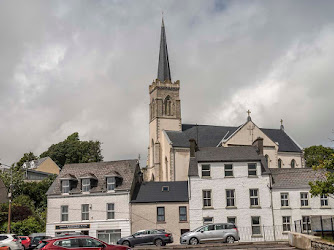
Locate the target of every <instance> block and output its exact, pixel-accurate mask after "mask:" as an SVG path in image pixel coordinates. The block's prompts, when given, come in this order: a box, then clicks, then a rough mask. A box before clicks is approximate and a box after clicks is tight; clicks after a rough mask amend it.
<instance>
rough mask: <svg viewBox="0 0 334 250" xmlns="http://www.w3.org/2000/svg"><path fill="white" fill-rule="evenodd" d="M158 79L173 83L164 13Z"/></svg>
mask: <svg viewBox="0 0 334 250" xmlns="http://www.w3.org/2000/svg"><path fill="white" fill-rule="evenodd" d="M158 79H159V80H160V81H161V82H164V81H166V80H169V81H171V80H172V78H171V75H170V68H169V60H168V50H167V40H166V32H165V23H164V17H163V12H162V20H161V36H160V51H159V63H158Z"/></svg>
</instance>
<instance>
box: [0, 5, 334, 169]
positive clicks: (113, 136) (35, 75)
mask: <svg viewBox="0 0 334 250" xmlns="http://www.w3.org/2000/svg"><path fill="white" fill-rule="evenodd" d="M161 11H164V17H165V25H166V34H167V42H168V48H169V57H170V64H171V65H170V66H171V73H172V78H173V80H180V81H181V105H182V122H183V123H198V124H214V125H233V126H237V125H240V124H242V123H243V122H245V120H246V116H247V114H246V110H247V109H250V110H251V111H252V114H251V116H252V119H253V121H254V122H255V123H256V124H257V125H258V126H260V127H266V128H279V125H280V123H279V121H280V119H283V120H284V125H285V129H286V131H287V132H288V133H289V135H291V136H292V137H293V138H294V139H295V140H297V141H298V142H299V144H300V145H301V146H303V147H307V146H310V145H315V144H323V145H327V146H333V144H331V143H330V141H329V139H328V138H329V137H332V138H333V137H334V134H333V129H334V115H333V106H334V98H333V93H334V84H333V80H334V70H333V65H334V15H333V11H334V1H320V2H317V1H306V0H305V1H304V0H303V1H298V0H296V1H276V0H275V1H207V0H203V1H193V0H192V1H190V0H189V1H185V0H184V1H183V0H182V1H180V0H176V1H156V0H151V1H144V0H141V1H67V0H66V1H10V0H8V1H1V3H0V55H1V59H0V114H1V119H0V131H1V134H0V159H1V162H3V163H7V164H11V163H13V162H15V161H18V160H19V159H20V157H21V156H22V155H23V153H25V152H29V151H32V152H34V153H35V154H36V155H39V154H40V153H41V152H43V151H45V150H46V149H47V148H48V146H50V145H51V144H53V143H57V142H59V141H62V140H64V139H65V138H66V137H67V136H68V135H70V134H71V133H73V132H76V131H77V132H79V134H80V137H81V139H83V140H100V141H101V142H102V143H103V155H104V157H105V160H116V159H125V158H136V157H137V156H138V154H139V153H140V154H141V157H142V159H146V155H147V152H146V151H147V145H148V104H149V95H148V86H149V84H150V83H151V82H152V80H153V79H155V78H156V74H157V60H158V53H159V51H158V48H159V39H160V25H161Z"/></svg>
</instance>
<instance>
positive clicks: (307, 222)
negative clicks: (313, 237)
mask: <svg viewBox="0 0 334 250" xmlns="http://www.w3.org/2000/svg"><path fill="white" fill-rule="evenodd" d="M302 222H303V231H305V232H307V231H310V230H311V221H310V216H303V217H302Z"/></svg>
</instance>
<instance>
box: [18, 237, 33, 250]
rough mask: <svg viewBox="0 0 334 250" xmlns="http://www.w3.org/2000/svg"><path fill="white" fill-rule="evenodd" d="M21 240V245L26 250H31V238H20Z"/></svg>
mask: <svg viewBox="0 0 334 250" xmlns="http://www.w3.org/2000/svg"><path fill="white" fill-rule="evenodd" d="M19 238H20V239H21V244H22V246H24V249H29V245H30V238H29V237H28V236H19Z"/></svg>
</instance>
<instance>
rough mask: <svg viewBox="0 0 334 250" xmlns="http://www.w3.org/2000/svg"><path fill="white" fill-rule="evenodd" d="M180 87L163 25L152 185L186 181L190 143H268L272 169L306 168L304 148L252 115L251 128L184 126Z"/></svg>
mask: <svg viewBox="0 0 334 250" xmlns="http://www.w3.org/2000/svg"><path fill="white" fill-rule="evenodd" d="M180 87H181V84H180V81H179V80H177V81H174V82H173V81H172V77H171V73H170V65H169V59H168V49H167V39H166V32H165V25H164V21H163V20H162V25H161V37H160V52H159V62H158V76H157V79H156V80H155V81H153V82H152V84H151V85H150V86H149V95H150V104H149V110H150V112H149V114H150V118H149V121H150V122H149V146H148V158H147V166H146V168H144V169H143V171H144V178H145V180H146V181H186V180H187V179H188V168H189V161H190V144H189V140H190V139H195V140H196V142H197V146H198V147H200V148H203V147H204V148H205V147H231V146H233V147H235V146H247V145H248V146H251V145H252V144H253V142H254V141H255V140H256V139H257V138H258V137H260V138H263V151H264V152H263V153H264V155H265V159H266V163H267V166H268V167H269V168H304V167H305V162H304V157H303V151H302V147H300V146H299V145H298V143H297V142H296V141H295V140H293V139H292V137H291V136H289V135H288V134H287V133H286V132H285V130H284V126H283V121H282V120H281V125H280V128H277V129H276V128H273V129H268V128H261V127H259V126H258V125H256V124H255V123H254V122H253V121H252V119H251V116H250V111H247V113H248V116H247V117H245V123H243V124H238V125H237V126H212V125H197V124H196V125H195V124H182V116H181V100H180Z"/></svg>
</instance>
